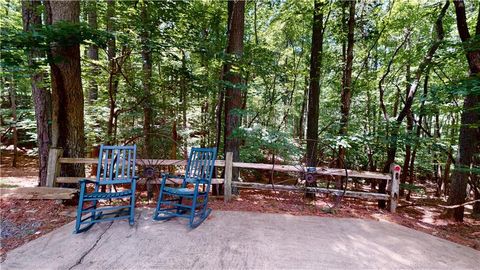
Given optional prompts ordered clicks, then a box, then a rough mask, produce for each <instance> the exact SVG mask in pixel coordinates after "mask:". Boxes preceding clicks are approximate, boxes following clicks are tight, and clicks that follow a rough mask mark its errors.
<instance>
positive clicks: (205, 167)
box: [153, 148, 217, 229]
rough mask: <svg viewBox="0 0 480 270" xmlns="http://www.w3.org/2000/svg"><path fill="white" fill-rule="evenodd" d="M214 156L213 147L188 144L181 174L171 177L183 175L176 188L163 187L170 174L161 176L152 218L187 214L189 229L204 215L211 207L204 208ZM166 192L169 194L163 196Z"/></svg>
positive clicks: (184, 216) (205, 216)
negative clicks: (187, 156) (186, 161)
mask: <svg viewBox="0 0 480 270" xmlns="http://www.w3.org/2000/svg"><path fill="white" fill-rule="evenodd" d="M216 156H217V149H216V148H192V151H191V152H190V157H189V158H188V163H187V168H186V170H185V176H182V177H175V176H173V178H180V179H183V182H182V185H181V187H179V188H175V187H167V186H166V182H167V178H172V176H169V175H167V174H164V175H163V176H162V185H161V187H160V194H159V196H158V201H157V208H156V209H155V213H154V214H153V219H154V220H167V219H171V218H173V217H183V218H188V219H189V225H190V228H192V229H193V228H195V227H197V226H198V225H200V224H201V223H202V222H203V221H204V220H205V219H206V218H207V217H208V215H209V214H210V212H211V210H212V209H210V208H207V204H208V192H209V191H210V184H211V182H212V173H213V167H214V166H215V158H216ZM188 184H191V185H193V189H192V188H188V187H187V185H188ZM200 185H202V187H200ZM167 196H168V197H170V198H169V199H166V197H167ZM185 199H187V200H190V201H191V203H189V204H183V202H184V200H185Z"/></svg>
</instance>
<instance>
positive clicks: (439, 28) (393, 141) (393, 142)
mask: <svg viewBox="0 0 480 270" xmlns="http://www.w3.org/2000/svg"><path fill="white" fill-rule="evenodd" d="M449 5H450V1H446V2H445V4H444V5H443V7H442V9H441V11H440V14H439V15H438V17H437V19H436V21H435V30H436V38H435V40H434V41H433V43H432V44H431V45H430V48H429V49H428V51H427V54H426V55H425V57H424V58H423V60H422V62H421V63H420V65H419V66H418V68H417V70H416V72H415V77H414V78H413V81H412V83H411V86H410V89H409V91H408V95H407V97H406V99H405V104H404V105H403V108H402V110H401V111H400V113H399V114H398V116H397V119H396V121H395V123H394V124H393V126H392V130H391V134H390V144H389V146H388V149H387V160H386V161H385V164H384V166H383V172H384V173H388V172H389V171H390V165H391V164H392V163H393V162H395V155H396V153H397V141H398V133H399V129H400V125H401V123H402V122H403V119H405V117H406V116H407V114H408V112H409V111H410V110H411V108H412V104H413V100H414V98H415V94H416V92H417V89H418V84H419V83H420V80H421V78H422V75H423V73H424V72H425V70H426V69H427V68H428V67H429V66H430V64H431V63H432V59H433V56H434V55H435V52H436V51H437V49H438V48H439V47H440V45H441V43H442V42H443V38H444V30H443V17H445V13H446V12H447V9H448V6H449ZM384 113H385V111H384ZM387 119H388V118H387ZM386 187H387V183H386V182H385V181H382V182H381V183H380V185H379V190H378V191H379V192H380V193H384V192H385V191H386V190H385V189H386ZM385 205H386V203H385V201H384V200H379V201H378V206H379V207H380V208H385Z"/></svg>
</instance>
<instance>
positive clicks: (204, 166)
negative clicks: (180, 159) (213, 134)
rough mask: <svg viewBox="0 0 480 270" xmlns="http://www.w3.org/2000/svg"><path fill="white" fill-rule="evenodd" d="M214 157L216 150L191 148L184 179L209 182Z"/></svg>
mask: <svg viewBox="0 0 480 270" xmlns="http://www.w3.org/2000/svg"><path fill="white" fill-rule="evenodd" d="M216 155H217V149H216V148H192V151H191V152H190V157H189V158H188V163H187V168H186V170H185V177H187V178H198V179H205V180H208V181H211V180H212V173H213V167H214V162H215V158H216Z"/></svg>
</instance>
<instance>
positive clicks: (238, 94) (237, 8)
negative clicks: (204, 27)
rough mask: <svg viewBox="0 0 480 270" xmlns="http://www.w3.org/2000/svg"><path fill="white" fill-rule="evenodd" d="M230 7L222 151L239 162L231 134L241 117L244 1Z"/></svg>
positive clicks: (235, 175)
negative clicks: (240, 70)
mask: <svg viewBox="0 0 480 270" xmlns="http://www.w3.org/2000/svg"><path fill="white" fill-rule="evenodd" d="M229 5H231V11H232V12H231V16H229V17H231V20H230V21H229V28H230V31H229V35H228V45H227V54H228V55H229V59H228V62H227V68H226V73H225V74H224V76H225V81H228V82H229V84H228V86H227V88H226V91H225V127H224V128H225V131H224V134H225V135H224V147H225V148H224V149H225V153H227V152H232V153H233V161H239V159H240V155H239V154H240V153H239V147H240V140H239V139H238V138H237V137H236V136H233V132H234V130H235V129H237V128H238V127H239V125H240V121H241V117H240V115H239V112H238V110H239V109H241V108H242V88H243V86H242V77H241V74H240V73H239V71H238V65H239V64H240V61H239V60H240V58H241V57H242V55H243V33H244V27H245V22H244V20H245V14H244V13H245V1H243V0H235V1H233V2H229ZM238 176H239V171H238V168H234V169H233V172H232V180H233V181H237V180H238Z"/></svg>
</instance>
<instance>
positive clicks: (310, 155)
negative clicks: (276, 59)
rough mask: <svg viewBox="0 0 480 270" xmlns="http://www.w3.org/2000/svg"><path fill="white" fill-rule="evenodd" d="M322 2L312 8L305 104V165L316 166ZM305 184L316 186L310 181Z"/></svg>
mask: <svg viewBox="0 0 480 270" xmlns="http://www.w3.org/2000/svg"><path fill="white" fill-rule="evenodd" d="M323 5H324V4H323V3H321V2H320V1H318V0H316V1H315V4H314V9H313V25H312V48H311V52H310V83H309V87H308V106H307V153H306V154H307V166H309V167H316V166H317V147H318V145H317V143H318V111H319V99H320V74H321V68H322V58H323V34H324V32H323ZM306 185H307V186H311V187H316V186H317V183H316V182H315V181H312V182H310V183H307V184H306ZM305 195H306V197H307V198H309V199H315V193H313V192H307V193H306V194H305Z"/></svg>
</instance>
